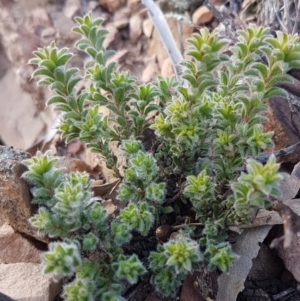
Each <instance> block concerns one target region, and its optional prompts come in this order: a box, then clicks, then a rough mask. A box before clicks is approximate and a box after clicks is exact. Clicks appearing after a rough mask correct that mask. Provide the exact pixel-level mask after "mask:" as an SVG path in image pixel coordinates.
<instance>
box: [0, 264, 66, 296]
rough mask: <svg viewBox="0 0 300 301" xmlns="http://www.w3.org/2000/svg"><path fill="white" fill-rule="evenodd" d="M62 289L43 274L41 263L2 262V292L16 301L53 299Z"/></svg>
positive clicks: (0, 267)
mask: <svg viewBox="0 0 300 301" xmlns="http://www.w3.org/2000/svg"><path fill="white" fill-rule="evenodd" d="M60 289H61V284H60V283H55V282H53V281H51V279H50V278H49V277H48V276H45V275H43V274H42V271H41V265H40V264H34V263H13V264H0V292H1V293H2V294H4V295H6V296H8V297H10V298H12V299H13V300H15V301H52V300H54V298H55V296H57V295H58V294H59V292H60ZM0 300H2V299H1V296H0Z"/></svg>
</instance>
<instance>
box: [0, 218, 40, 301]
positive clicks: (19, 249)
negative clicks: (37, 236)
mask: <svg viewBox="0 0 300 301" xmlns="http://www.w3.org/2000/svg"><path fill="white" fill-rule="evenodd" d="M18 262H31V263H41V251H40V250H38V249H37V248H36V247H35V246H34V245H33V244H32V243H30V241H29V240H28V239H26V238H24V237H23V236H22V235H21V234H19V233H17V232H15V231H14V229H13V228H12V227H11V226H10V225H8V224H7V223H5V224H4V225H2V226H1V227H0V263H18ZM0 301H1V298H0Z"/></svg>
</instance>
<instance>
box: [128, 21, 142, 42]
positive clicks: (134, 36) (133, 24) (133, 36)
mask: <svg viewBox="0 0 300 301" xmlns="http://www.w3.org/2000/svg"><path fill="white" fill-rule="evenodd" d="M142 22H143V20H142V18H141V17H140V15H134V16H132V17H131V18H130V20H129V36H130V41H131V43H133V44H134V43H136V42H137V40H138V39H139V38H140V36H141V35H142Z"/></svg>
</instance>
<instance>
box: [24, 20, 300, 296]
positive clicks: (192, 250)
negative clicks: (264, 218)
mask: <svg viewBox="0 0 300 301" xmlns="http://www.w3.org/2000/svg"><path fill="white" fill-rule="evenodd" d="M76 21H77V27H75V28H74V31H75V32H77V33H78V34H80V35H81V39H80V40H79V41H78V42H77V43H76V47H77V48H78V49H80V50H82V51H84V52H85V53H86V54H87V55H88V56H89V57H90V62H88V63H87V64H86V66H85V70H84V76H83V78H82V77H80V76H79V75H78V70H77V69H76V68H67V67H66V64H67V62H68V60H69V59H71V57H72V53H70V52H69V50H68V49H66V48H63V49H58V48H57V47H56V46H55V44H54V43H52V44H51V45H50V46H48V47H45V48H42V49H38V50H37V51H35V52H34V54H35V58H33V59H32V60H31V61H30V63H31V64H35V65H37V69H36V71H35V72H34V74H33V76H39V77H41V79H40V80H39V82H38V84H39V85H47V86H48V87H49V88H50V89H51V90H53V91H54V92H55V96H53V97H52V98H50V99H49V100H48V105H54V106H55V109H56V110H58V111H59V112H61V113H62V115H61V124H60V127H59V128H60V130H61V132H62V136H63V137H64V138H65V139H66V141H67V142H69V141H71V140H73V139H79V140H80V141H83V142H85V143H86V146H87V147H88V148H91V149H92V151H94V152H97V153H100V154H101V155H102V156H103V157H105V158H106V163H107V166H108V167H109V168H111V169H113V170H114V171H115V172H116V174H117V175H118V176H119V177H120V180H121V184H120V185H119V187H118V196H117V198H118V199H119V201H120V202H125V208H124V209H121V210H120V213H119V215H118V216H117V217H116V218H115V219H113V220H110V219H108V214H107V212H106V211H105V210H104V209H103V207H102V205H101V200H99V199H97V198H95V197H94V195H93V192H92V180H91V179H89V177H88V175H87V174H86V173H70V174H65V173H64V171H63V169H60V168H56V167H55V162H56V159H55V158H53V157H52V156H51V154H50V152H46V153H45V154H42V153H40V152H38V153H37V155H36V156H35V157H33V158H31V159H28V160H25V161H24V164H25V165H26V166H27V167H28V171H27V172H25V174H24V175H23V176H24V178H25V179H26V180H27V181H28V182H29V183H31V184H32V185H33V188H32V195H33V202H34V203H35V204H37V205H38V206H39V211H38V213H37V214H36V215H35V216H33V217H32V218H31V223H32V224H33V225H34V226H36V227H37V228H38V230H39V233H40V234H43V235H49V236H50V237H52V238H56V239H57V242H53V243H51V244H50V245H49V251H48V252H46V253H45V255H44V257H43V263H44V272H45V273H51V274H52V275H53V277H54V279H57V280H58V279H62V278H64V277H68V278H69V279H70V281H69V283H68V284H67V285H66V286H65V287H64V292H63V297H64V298H65V300H68V301H73V300H103V301H107V300H124V298H123V297H122V292H123V291H122V289H123V285H122V284H123V283H124V281H123V280H126V281H128V282H129V283H131V284H134V283H136V282H137V281H138V279H139V277H140V276H143V275H144V277H145V275H148V279H149V278H150V281H151V283H152V284H153V285H154V287H155V289H156V290H158V291H159V292H161V293H162V294H164V295H176V293H177V288H178V287H179V286H180V285H181V283H182V280H183V279H184V278H185V275H186V274H187V273H189V272H192V271H194V270H197V269H199V268H200V267H201V265H202V264H203V262H206V263H207V264H208V267H209V268H210V269H215V268H218V269H220V270H221V271H223V272H228V271H229V268H230V266H231V264H232V262H233V260H235V259H236V258H237V256H238V255H237V254H234V253H233V252H232V250H231V246H230V243H229V242H228V240H227V234H226V233H227V232H226V230H227V229H228V227H229V226H232V225H234V226H240V225H242V224H246V223H249V222H251V220H252V219H253V217H255V215H256V213H257V211H258V210H259V209H260V208H264V207H266V206H268V205H269V204H270V202H271V197H275V198H276V197H278V196H279V195H280V191H279V190H278V182H279V180H281V179H282V178H283V176H282V175H281V174H280V173H278V169H279V164H277V163H276V160H275V157H273V156H271V157H270V159H269V161H268V162H267V163H266V164H265V165H262V164H261V163H259V162H257V161H256V160H255V157H256V156H257V155H258V154H259V152H261V151H262V149H264V148H266V147H270V146H271V145H272V140H271V138H272V133H265V132H264V131H263V129H262V123H263V122H266V121H267V119H266V117H265V116H264V113H265V112H266V110H267V107H266V106H265V104H264V101H265V100H266V99H267V98H268V97H270V96H275V95H279V96H283V95H285V92H284V91H283V90H282V89H280V88H279V87H277V84H278V83H279V82H283V81H291V78H290V76H289V75H288V74H287V72H288V71H289V70H290V69H291V68H299V66H300V54H299V53H300V51H299V50H300V44H299V41H298V39H297V38H296V37H294V36H289V35H287V34H284V33H281V32H278V33H277V37H276V38H275V37H273V36H271V35H270V34H269V33H268V30H267V29H263V28H257V27H255V26H250V27H249V28H247V29H246V30H241V31H239V32H238V33H237V38H238V41H237V42H236V43H234V44H233V45H230V41H227V40H225V39H222V38H219V37H218V34H217V33H216V32H213V33H210V32H209V31H208V30H207V29H202V30H201V31H200V33H199V34H195V35H193V36H192V37H191V38H190V40H189V42H190V47H189V49H188V53H187V54H188V56H189V60H187V61H185V62H184V64H183V67H184V72H183V79H184V80H185V84H184V85H181V84H180V83H178V82H176V80H174V78H173V77H171V78H167V79H164V78H162V77H159V78H158V79H157V81H156V82H153V83H151V84H143V85H138V84H137V81H136V79H135V78H133V77H132V76H131V75H130V74H129V72H117V71H115V69H114V66H115V63H111V62H109V58H110V57H111V56H112V55H113V54H114V52H113V51H110V50H106V49H104V48H103V41H104V38H105V35H106V33H107V32H106V31H105V30H103V29H99V25H100V24H101V20H100V19H92V18H91V15H90V14H88V15H86V16H85V17H83V18H79V17H78V18H76ZM225 47H227V48H228V47H229V48H228V49H229V51H227V54H225V53H224V51H223V50H224V49H225ZM81 79H84V80H86V82H87V88H86V89H84V90H82V91H81V92H77V91H76V83H77V82H78V81H79V80H81ZM101 106H105V107H106V108H107V109H108V110H110V112H111V114H110V116H111V117H109V116H107V115H104V114H101V113H99V108H100V107H101ZM154 112H156V117H155V120H153V118H152V119H151V118H150V116H153V114H154ZM150 114H151V115H150ZM147 131H148V132H149V131H152V132H154V133H155V139H156V142H155V143H154V145H155V147H153V148H152V149H151V153H150V152H148V151H147V149H146V146H145V145H144V144H143V142H144V140H145V137H147V135H146V132H147ZM113 141H116V142H117V143H118V146H119V147H120V149H121V150H122V152H123V154H124V156H125V158H126V166H125V169H124V171H123V172H121V171H120V170H118V168H117V164H116V163H117V159H118V158H117V157H116V155H115V154H114V153H112V151H111V149H110V145H111V142H113ZM148 150H149V149H148ZM121 174H122V176H121ZM186 212H188V214H189V216H188V217H187V219H186V222H183V223H181V224H179V225H178V224H177V225H176V226H174V227H173V226H172V225H163V226H166V227H167V228H168V231H167V232H168V233H167V234H170V233H171V232H172V231H169V230H170V229H171V228H172V227H173V228H174V229H175V228H176V229H180V230H179V231H178V232H177V233H174V234H176V235H172V237H171V238H170V237H169V236H167V238H166V242H163V241H158V246H157V249H156V250H154V249H152V250H149V251H151V252H150V254H149V256H148V258H139V257H138V256H137V254H132V255H129V254H126V251H124V250H125V249H126V248H125V247H124V246H125V245H126V244H127V243H130V240H131V239H132V236H133V235H136V233H138V235H141V236H142V237H145V239H146V237H147V236H148V235H152V234H153V232H154V231H155V228H156V227H157V226H160V216H162V215H163V216H165V217H166V219H165V220H168V221H169V222H170V223H175V219H176V216H178V215H180V214H182V215H183V214H184V213H186ZM191 212H192V213H191ZM199 231H200V238H199ZM196 232H197V235H196ZM197 237H198V238H197Z"/></svg>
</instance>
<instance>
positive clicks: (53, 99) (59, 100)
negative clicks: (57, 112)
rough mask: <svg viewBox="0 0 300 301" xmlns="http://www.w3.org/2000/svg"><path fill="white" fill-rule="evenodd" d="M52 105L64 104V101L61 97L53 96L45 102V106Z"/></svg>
mask: <svg viewBox="0 0 300 301" xmlns="http://www.w3.org/2000/svg"><path fill="white" fill-rule="evenodd" d="M54 103H64V104H65V103H66V99H65V98H64V97H62V96H53V97H51V98H50V99H48V101H47V105H48V106H49V105H52V104H54Z"/></svg>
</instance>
